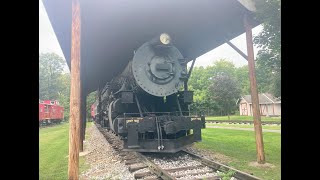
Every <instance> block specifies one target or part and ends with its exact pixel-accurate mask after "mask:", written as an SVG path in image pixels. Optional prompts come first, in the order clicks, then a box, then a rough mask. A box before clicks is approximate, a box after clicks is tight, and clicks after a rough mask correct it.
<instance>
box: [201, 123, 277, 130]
mask: <svg viewBox="0 0 320 180" xmlns="http://www.w3.org/2000/svg"><path fill="white" fill-rule="evenodd" d="M206 126H220V127H235V128H253V124H228V123H208V122H207V123H206ZM262 129H271V130H281V125H263V126H262Z"/></svg>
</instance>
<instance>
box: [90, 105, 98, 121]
mask: <svg viewBox="0 0 320 180" xmlns="http://www.w3.org/2000/svg"><path fill="white" fill-rule="evenodd" d="M96 115H97V102H95V103H93V104H92V105H91V118H92V120H93V121H95V119H96Z"/></svg>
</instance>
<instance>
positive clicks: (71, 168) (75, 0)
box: [68, 0, 81, 180]
mask: <svg viewBox="0 0 320 180" xmlns="http://www.w3.org/2000/svg"><path fill="white" fill-rule="evenodd" d="M80 30H81V19H80V3H79V0H72V25H71V88H70V120H69V123H70V128H69V161H68V179H69V180H78V179H79V143H80V123H81V119H80V102H81V96H80V88H81V85H80V47H81V46H80V35H81V31H80Z"/></svg>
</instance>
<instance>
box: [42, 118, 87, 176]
mask: <svg viewBox="0 0 320 180" xmlns="http://www.w3.org/2000/svg"><path fill="white" fill-rule="evenodd" d="M91 125H92V123H87V128H88V127H90V126H91ZM86 138H87V136H86ZM68 153H69V123H62V124H60V125H56V126H53V127H48V128H42V129H40V130H39V177H40V179H68ZM79 161H80V163H79V170H80V172H82V171H84V170H86V169H87V168H88V165H86V164H84V157H80V159H79Z"/></svg>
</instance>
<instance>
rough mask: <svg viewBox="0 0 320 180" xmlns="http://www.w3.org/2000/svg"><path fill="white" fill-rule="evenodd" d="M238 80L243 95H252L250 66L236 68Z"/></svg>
mask: <svg viewBox="0 0 320 180" xmlns="http://www.w3.org/2000/svg"><path fill="white" fill-rule="evenodd" d="M235 73H236V80H237V82H238V84H239V88H240V89H241V95H247V94H250V80H249V68H248V65H244V66H242V67H239V68H236V70H235Z"/></svg>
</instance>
